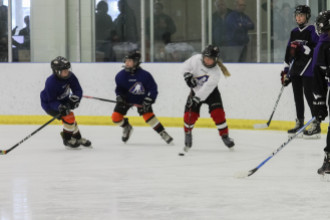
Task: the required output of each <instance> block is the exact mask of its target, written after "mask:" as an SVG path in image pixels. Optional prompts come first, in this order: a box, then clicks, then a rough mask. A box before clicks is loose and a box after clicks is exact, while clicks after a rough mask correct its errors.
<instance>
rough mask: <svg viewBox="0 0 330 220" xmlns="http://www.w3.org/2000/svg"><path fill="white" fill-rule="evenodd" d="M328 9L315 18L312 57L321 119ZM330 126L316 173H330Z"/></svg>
mask: <svg viewBox="0 0 330 220" xmlns="http://www.w3.org/2000/svg"><path fill="white" fill-rule="evenodd" d="M329 21H330V11H323V12H321V13H320V14H319V16H318V17H317V18H316V23H315V26H316V29H317V32H318V33H319V34H320V40H319V42H318V44H317V46H316V47H315V51H314V58H313V70H314V79H313V94H314V98H315V100H314V102H313V104H314V108H315V114H316V118H317V119H318V120H319V121H323V120H324V119H325V118H326V117H327V116H328V108H329V104H330V97H329V91H330V90H329V86H330V23H329ZM329 132H330V127H328V134H327V144H326V147H325V148H324V152H325V156H324V163H323V165H322V167H321V168H320V169H318V171H317V172H318V174H320V175H324V174H330V134H329Z"/></svg>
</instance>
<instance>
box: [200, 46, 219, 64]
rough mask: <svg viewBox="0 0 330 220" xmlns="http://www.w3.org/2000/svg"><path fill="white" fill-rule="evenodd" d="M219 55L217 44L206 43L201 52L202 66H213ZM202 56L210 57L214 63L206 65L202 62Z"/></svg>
mask: <svg viewBox="0 0 330 220" xmlns="http://www.w3.org/2000/svg"><path fill="white" fill-rule="evenodd" d="M219 55H220V49H219V47H218V46H216V45H208V46H207V47H206V48H205V49H204V50H203V52H202V56H203V59H202V61H203V64H204V66H206V67H207V68H212V67H215V65H217V62H218V59H219ZM204 57H209V58H212V59H213V60H214V63H213V64H212V65H206V63H205V62H204Z"/></svg>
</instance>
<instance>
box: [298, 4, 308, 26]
mask: <svg viewBox="0 0 330 220" xmlns="http://www.w3.org/2000/svg"><path fill="white" fill-rule="evenodd" d="M297 14H305V15H306V23H308V21H309V19H310V18H311V8H310V7H309V6H308V5H298V6H297V7H296V8H295V10H294V15H295V16H296V15H297Z"/></svg>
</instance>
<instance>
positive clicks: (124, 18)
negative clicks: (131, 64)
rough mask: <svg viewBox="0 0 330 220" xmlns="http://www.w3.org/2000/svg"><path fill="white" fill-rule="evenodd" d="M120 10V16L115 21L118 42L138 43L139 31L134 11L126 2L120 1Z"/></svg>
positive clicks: (124, 0)
mask: <svg viewBox="0 0 330 220" xmlns="http://www.w3.org/2000/svg"><path fill="white" fill-rule="evenodd" d="M118 9H119V11H120V14H119V15H118V17H117V18H116V20H115V21H114V23H115V27H116V34H117V35H118V41H119V42H132V43H136V42H137V41H138V30H137V26H136V18H135V15H134V11H133V9H131V8H130V7H129V5H128V3H127V1H126V0H119V1H118Z"/></svg>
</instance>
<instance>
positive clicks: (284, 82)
mask: <svg viewBox="0 0 330 220" xmlns="http://www.w3.org/2000/svg"><path fill="white" fill-rule="evenodd" d="M290 82H291V79H290V78H289V77H288V74H287V72H285V71H282V72H281V83H282V85H283V86H287V85H289V84H290Z"/></svg>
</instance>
